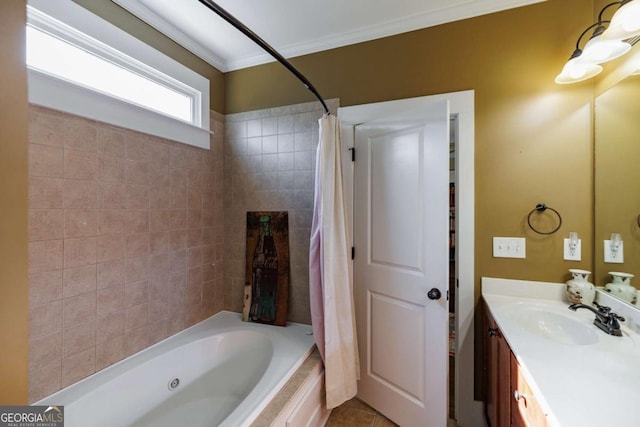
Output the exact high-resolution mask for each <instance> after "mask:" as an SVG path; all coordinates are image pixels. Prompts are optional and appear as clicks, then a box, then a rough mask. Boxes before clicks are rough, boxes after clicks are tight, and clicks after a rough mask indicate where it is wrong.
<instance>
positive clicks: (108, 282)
mask: <svg viewBox="0 0 640 427" xmlns="http://www.w3.org/2000/svg"><path fill="white" fill-rule="evenodd" d="M114 285H124V259H118V260H115V261H109V262H103V263H100V264H98V265H97V288H98V289H102V288H107V287H110V286H114Z"/></svg>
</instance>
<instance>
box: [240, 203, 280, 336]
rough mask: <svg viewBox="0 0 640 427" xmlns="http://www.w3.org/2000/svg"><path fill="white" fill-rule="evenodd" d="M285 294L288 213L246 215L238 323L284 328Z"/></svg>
mask: <svg viewBox="0 0 640 427" xmlns="http://www.w3.org/2000/svg"><path fill="white" fill-rule="evenodd" d="M288 292H289V215H288V212H247V262H246V278H245V286H244V303H243V308H242V320H244V321H246V322H257V323H267V324H270V325H277V326H285V325H286V323H287V305H288V298H289V295H288Z"/></svg>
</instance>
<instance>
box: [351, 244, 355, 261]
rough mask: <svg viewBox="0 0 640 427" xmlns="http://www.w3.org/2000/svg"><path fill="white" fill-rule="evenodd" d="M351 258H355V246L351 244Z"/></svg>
mask: <svg viewBox="0 0 640 427" xmlns="http://www.w3.org/2000/svg"><path fill="white" fill-rule="evenodd" d="M351 259H356V248H355V247H353V246H351Z"/></svg>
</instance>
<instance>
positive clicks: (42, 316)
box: [29, 301, 63, 339]
mask: <svg viewBox="0 0 640 427" xmlns="http://www.w3.org/2000/svg"><path fill="white" fill-rule="evenodd" d="M62 317H63V314H62V301H52V302H50V303H47V304H44V305H39V306H37V307H32V308H30V309H29V336H30V337H31V338H32V339H35V338H40V337H42V336H45V335H51V334H54V333H58V332H61V331H62Z"/></svg>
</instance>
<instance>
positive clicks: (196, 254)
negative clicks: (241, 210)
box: [29, 107, 225, 398]
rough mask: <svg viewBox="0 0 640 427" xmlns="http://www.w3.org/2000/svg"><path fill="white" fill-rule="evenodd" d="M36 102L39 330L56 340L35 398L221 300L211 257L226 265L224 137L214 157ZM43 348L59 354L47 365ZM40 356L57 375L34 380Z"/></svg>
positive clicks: (34, 257) (33, 221) (34, 311)
mask: <svg viewBox="0 0 640 427" xmlns="http://www.w3.org/2000/svg"><path fill="white" fill-rule="evenodd" d="M32 112H33V114H32V117H31V119H30V120H31V129H30V140H31V141H32V142H37V144H38V146H37V147H35V144H34V147H35V148H32V150H31V155H30V163H31V164H30V167H31V175H32V176H31V177H30V206H29V207H30V209H31V211H30V230H29V232H30V239H31V240H33V241H32V242H31V243H32V245H30V248H29V252H30V260H31V262H30V274H31V276H30V307H31V311H30V317H31V321H30V322H31V323H30V326H31V331H30V339H31V341H32V342H34V343H35V344H38V345H43V346H44V345H49V346H50V349H49V350H44V349H42V350H40V352H39V353H38V352H33V357H32V363H31V370H30V372H31V373H30V375H31V377H32V378H30V384H31V386H32V390H31V397H32V398H33V397H34V396H39V397H43V396H44V394H50V393H52V392H54V391H56V390H58V389H59V388H60V387H61V386H62V385H66V384H69V383H70V382H73V381H77V380H78V379H81V378H82V377H84V376H86V375H89V374H91V373H92V372H93V371H94V370H95V369H102V368H104V367H106V366H108V365H109V364H112V363H115V362H116V361H118V360H121V359H122V358H123V357H125V356H127V355H129V354H131V353H132V352H134V351H138V350H141V349H142V348H144V347H146V346H148V345H151V344H153V343H155V342H157V341H159V340H161V339H163V338H165V337H166V336H167V335H168V334H170V333H175V332H178V331H179V330H181V329H183V328H185V327H187V326H188V325H189V324H191V323H193V322H195V321H198V320H201V319H202V318H204V316H208V315H210V314H213V313H214V312H216V310H219V309H221V308H223V307H222V305H221V304H218V305H216V302H215V298H214V296H215V294H216V289H215V286H216V282H215V281H214V277H215V275H216V271H217V270H216V268H213V267H211V265H210V263H209V261H208V260H207V261H206V263H205V261H204V258H205V257H206V258H207V259H209V258H212V262H213V261H215V260H217V261H218V262H219V263H220V265H221V267H220V270H219V271H220V275H222V274H223V273H222V272H223V268H222V256H223V250H222V244H223V239H222V233H223V232H224V229H225V227H224V224H223V223H222V218H223V216H222V198H223V193H222V180H223V174H222V167H223V162H222V158H221V156H222V144H223V141H222V138H221V137H218V139H215V138H212V144H213V145H212V149H213V150H214V151H213V152H214V153H215V155H214V154H212V153H211V152H208V151H204V150H200V149H196V148H191V147H185V146H184V145H182V144H178V143H175V142H171V141H167V140H163V139H161V138H155V137H149V136H146V135H143V134H140V133H137V132H132V131H128V130H124V129H120V128H116V127H113V126H110V125H105V124H102V123H96V122H94V121H91V120H85V119H82V118H78V117H74V116H70V115H68V114H64V113H57V112H53V111H51V112H50V113H49V110H46V109H41V108H40V107H32ZM214 126H217V127H218V129H219V130H220V129H223V127H222V123H218V124H217V125H215V124H214ZM222 131H223V130H222ZM216 144H217V146H219V147H218V148H216V147H217V146H216ZM62 147H64V150H63V149H62ZM216 150H217V151H216ZM215 167H217V168H218V169H217V173H216V170H214V168H215ZM61 177H63V178H64V179H61ZM212 181H216V182H215V183H214V182H212ZM188 206H191V207H192V208H194V207H195V208H197V209H191V212H188V211H187V207H188ZM212 211H214V212H213V213H212ZM216 219H217V220H218V221H219V223H218V228H217V229H214V228H213V227H212V226H213V225H214V224H215V221H216ZM205 225H206V226H207V228H203V227H204V226H205ZM187 227H189V230H188V229H187ZM36 239H38V240H36ZM205 244H206V246H203V245H205ZM216 245H217V246H219V249H218V251H217V254H219V255H216V254H215V253H216V250H215V248H216ZM187 247H189V251H188V252H187V250H186V248H187ZM203 263H204V264H203ZM187 266H188V268H189V273H188V274H187ZM63 267H64V270H63ZM187 277H189V284H190V288H189V289H190V290H191V293H192V298H191V299H192V301H189V299H188V295H187ZM205 277H206V278H207V280H208V281H207V282H206V285H205V282H203V280H204V278H205ZM125 283H126V286H125ZM217 286H220V287H222V286H223V284H222V277H221V276H220V278H219V279H218V282H217ZM198 295H200V298H198ZM169 302H170V303H169ZM149 322H153V324H150V323H149ZM63 328H64V331H63ZM125 328H126V334H125ZM47 351H49V353H47ZM45 358H46V359H51V360H53V362H51V360H47V361H46V363H44V362H42V363H40V360H41V359H45ZM36 361H37V362H38V363H39V364H40V365H44V364H52V365H56V364H57V365H56V366H57V368H56V367H55V366H54V368H53V375H54V377H55V378H57V379H54V380H53V381H49V382H48V383H46V382H41V381H39V380H38V379H37V378H35V376H36V375H40V372H41V370H40V369H41V366H34V364H36Z"/></svg>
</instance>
